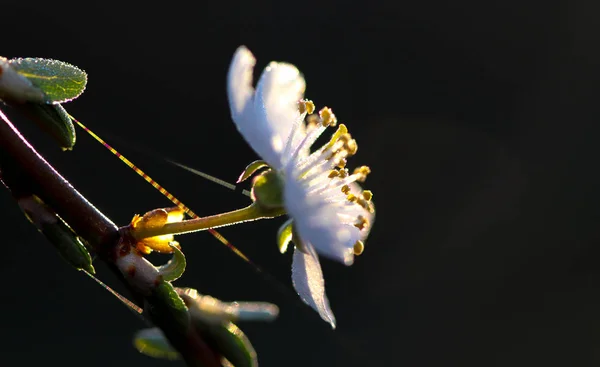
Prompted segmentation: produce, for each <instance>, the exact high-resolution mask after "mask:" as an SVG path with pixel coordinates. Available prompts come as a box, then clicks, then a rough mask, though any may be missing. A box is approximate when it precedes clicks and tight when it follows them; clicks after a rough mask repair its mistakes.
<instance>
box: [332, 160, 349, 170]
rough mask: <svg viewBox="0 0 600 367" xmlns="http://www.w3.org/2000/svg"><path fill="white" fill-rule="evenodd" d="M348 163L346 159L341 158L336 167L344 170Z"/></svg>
mask: <svg viewBox="0 0 600 367" xmlns="http://www.w3.org/2000/svg"><path fill="white" fill-rule="evenodd" d="M346 163H348V161H346V158H340V159H339V160H338V161H337V162H336V163H335V165H336V167H338V168H344V167H346Z"/></svg>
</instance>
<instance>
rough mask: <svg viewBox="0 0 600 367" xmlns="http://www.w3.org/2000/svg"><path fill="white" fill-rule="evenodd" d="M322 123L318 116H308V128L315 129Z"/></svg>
mask: <svg viewBox="0 0 600 367" xmlns="http://www.w3.org/2000/svg"><path fill="white" fill-rule="evenodd" d="M320 123H321V119H320V118H319V116H317V115H316V114H312V115H307V116H306V127H308V128H309V130H310V129H313V128H315V127H317V126H318V125H319V124H320Z"/></svg>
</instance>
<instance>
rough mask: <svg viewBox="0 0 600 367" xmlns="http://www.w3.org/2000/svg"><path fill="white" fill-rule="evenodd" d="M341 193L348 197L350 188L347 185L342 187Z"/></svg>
mask: <svg viewBox="0 0 600 367" xmlns="http://www.w3.org/2000/svg"><path fill="white" fill-rule="evenodd" d="M342 192H343V193H344V194H346V195H348V194H349V193H350V186H348V185H344V186H342Z"/></svg>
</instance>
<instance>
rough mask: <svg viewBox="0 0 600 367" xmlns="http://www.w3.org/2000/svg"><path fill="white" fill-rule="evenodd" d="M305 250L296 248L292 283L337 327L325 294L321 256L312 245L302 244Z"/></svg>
mask: <svg viewBox="0 0 600 367" xmlns="http://www.w3.org/2000/svg"><path fill="white" fill-rule="evenodd" d="M302 246H303V248H304V250H305V251H306V253H305V252H302V251H300V250H298V248H294V260H293V262H292V283H293V284H294V289H296V292H298V295H299V296H300V298H302V300H303V301H304V303H306V304H307V305H309V306H310V307H312V308H313V309H314V310H315V311H317V312H318V313H319V315H320V316H321V318H322V319H323V320H325V321H327V322H329V324H331V327H332V328H333V329H335V316H334V315H333V312H332V311H331V308H330V307H329V300H328V299H327V295H326V294H325V281H324V280H323V271H322V270H321V264H320V263H319V257H318V256H317V253H316V252H315V249H314V247H313V246H312V245H310V244H308V243H303V244H302Z"/></svg>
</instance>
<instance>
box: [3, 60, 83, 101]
mask: <svg viewBox="0 0 600 367" xmlns="http://www.w3.org/2000/svg"><path fill="white" fill-rule="evenodd" d="M10 65H11V66H12V67H14V69H15V70H16V71H17V73H18V74H20V75H22V76H24V77H26V78H27V79H29V80H30V81H31V83H32V84H33V85H34V86H36V87H38V88H39V89H41V90H42V92H44V94H45V97H46V102H48V103H64V102H69V101H71V100H73V99H75V98H77V97H79V96H80V95H81V93H83V91H84V90H85V86H86V84H87V74H86V73H85V72H84V71H83V70H81V69H79V68H78V67H76V66H74V65H71V64H68V63H66V62H62V61H58V60H50V59H41V58H31V57H28V58H18V59H12V60H10Z"/></svg>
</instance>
